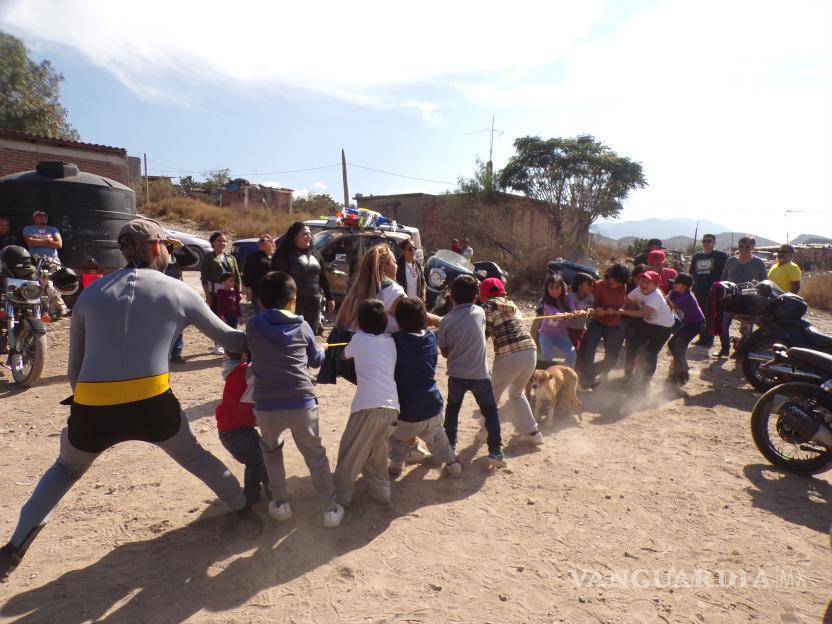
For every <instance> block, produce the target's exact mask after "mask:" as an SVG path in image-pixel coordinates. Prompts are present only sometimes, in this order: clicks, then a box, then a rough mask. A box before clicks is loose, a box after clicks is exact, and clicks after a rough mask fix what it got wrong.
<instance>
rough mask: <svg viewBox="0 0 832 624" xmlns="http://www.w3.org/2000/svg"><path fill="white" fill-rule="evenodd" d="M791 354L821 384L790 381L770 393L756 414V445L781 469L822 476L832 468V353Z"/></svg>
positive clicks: (796, 349)
mask: <svg viewBox="0 0 832 624" xmlns="http://www.w3.org/2000/svg"><path fill="white" fill-rule="evenodd" d="M786 356H787V357H788V359H789V360H790V361H792V362H793V363H794V364H795V365H796V366H797V367H799V369H800V370H801V371H803V373H804V374H807V375H813V376H814V378H815V379H820V380H821V381H820V383H808V382H807V381H790V382H787V383H784V384H780V385H778V386H775V387H774V388H771V389H770V390H768V391H767V392H765V393H764V394H763V395H762V396H761V397H760V398H759V400H758V401H757V404H756V405H755V406H754V410H753V411H752V412H751V434H752V436H753V438H754V444H755V445H756V446H757V448H758V449H759V450H760V452H761V453H762V454H763V455H764V456H765V458H766V459H767V460H769V461H770V462H771V463H772V464H774V465H776V466H779V467H781V468H784V469H786V470H789V471H791V472H796V473H798V474H815V473H818V472H823V471H825V470H828V469H829V468H830V467H832V355H828V354H826V353H820V352H818V351H812V350H811V349H802V348H799V347H793V348H791V349H788V351H786Z"/></svg>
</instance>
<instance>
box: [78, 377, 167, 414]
mask: <svg viewBox="0 0 832 624" xmlns="http://www.w3.org/2000/svg"><path fill="white" fill-rule="evenodd" d="M169 389H170V373H164V374H162V375H154V376H153V377H141V378H140V379H128V380H126V381H94V382H90V381H79V382H78V383H77V384H75V392H74V395H73V401H74V402H75V403H78V404H79V405H93V406H95V405H121V404H122V403H135V402H136V401H144V400H145V399H150V398H152V397H155V396H158V395H160V394H162V393H163V392H167V390H169Z"/></svg>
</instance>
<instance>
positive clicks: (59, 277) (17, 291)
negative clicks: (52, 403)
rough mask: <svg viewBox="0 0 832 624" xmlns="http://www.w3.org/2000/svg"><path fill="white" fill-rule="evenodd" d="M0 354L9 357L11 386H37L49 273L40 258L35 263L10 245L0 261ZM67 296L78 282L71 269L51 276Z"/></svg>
mask: <svg viewBox="0 0 832 624" xmlns="http://www.w3.org/2000/svg"><path fill="white" fill-rule="evenodd" d="M0 267H2V268H0V320H2V325H0V353H2V354H8V360H7V364H8V366H9V369H10V370H11V373H12V379H13V380H14V383H15V384H17V385H19V386H23V387H31V386H33V385H35V384H36V383H37V381H38V380H39V379H40V376H41V373H42V372H43V366H44V363H45V362H46V351H47V340H46V322H48V321H49V320H51V319H50V316H49V314H48V312H47V310H48V306H49V297H48V295H47V280H49V279H50V272H49V271H50V269H49V268H48V267H47V263H46V261H45V260H44V259H43V258H41V259H38V261H37V262H36V263H35V262H33V260H32V257H31V255H30V254H29V252H28V251H26V250H25V249H23V248H22V247H18V246H16V245H12V246H9V247H6V248H5V249H4V250H3V254H2V256H1V257H0ZM51 277H52V278H54V279H56V281H57V282H58V283H60V284H61V285H62V286H64V288H65V290H63V291H62V292H68V289H71V284H73V283H74V288H75V290H77V288H78V279H77V276H75V274H74V272H72V271H71V270H70V269H60V270H58V271H56V272H54V273H52V274H51Z"/></svg>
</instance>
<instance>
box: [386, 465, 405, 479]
mask: <svg viewBox="0 0 832 624" xmlns="http://www.w3.org/2000/svg"><path fill="white" fill-rule="evenodd" d="M402 469H403V466H396V465H395V464H390V465H389V466H387V474H389V475H390V477H391V478H393V479H397V478H399V477H400V476H402Z"/></svg>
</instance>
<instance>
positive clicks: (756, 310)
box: [724, 280, 832, 392]
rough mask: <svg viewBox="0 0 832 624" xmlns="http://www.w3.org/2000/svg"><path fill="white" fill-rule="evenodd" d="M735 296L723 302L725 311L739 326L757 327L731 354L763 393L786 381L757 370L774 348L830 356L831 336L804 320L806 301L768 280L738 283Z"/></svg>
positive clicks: (738, 343) (770, 371)
mask: <svg viewBox="0 0 832 624" xmlns="http://www.w3.org/2000/svg"><path fill="white" fill-rule="evenodd" d="M736 288H737V290H736V293H735V294H734V295H732V296H731V297H730V298H729V301H726V303H725V305H724V310H725V311H726V312H728V313H729V314H732V315H734V317H735V318H737V319H739V320H740V322H741V324H742V323H745V324H746V325H748V326H749V327H750V326H751V324H753V325H755V326H756V329H753V330H752V331H748V332H743V335H742V337H741V338H740V339H739V341H738V342H737V343H736V345H735V346H734V355H733V357H734V358H736V359H737V360H738V361H739V363H740V366H741V368H742V372H743V375H744V376H745V378H746V380H747V381H748V383H750V384H751V385H752V386H753V387H754V388H755V389H756V390H758V391H760V392H765V391H766V390H768V389H769V388H772V387H774V386H776V385H777V384H779V383H783V381H785V379H783V378H780V377H778V376H777V374H776V369H770V370H769V371H768V373H767V374H766V375H761V374H760V367H761V366H762V365H763V364H765V363H766V362H769V361H770V360H771V359H772V357H773V353H774V345H775V344H782V345H784V346H786V347H804V348H807V349H814V350H816V351H821V352H823V353H829V354H832V336H827V335H826V334H823V333H821V332H820V331H818V330H817V329H815V327H814V326H813V325H812V324H811V323H810V322H809V321H807V320H805V319H804V318H803V315H804V314H806V310H807V309H808V306H807V304H806V301H805V300H804V299H803V298H802V297H799V296H798V295H795V294H793V293H784V292H783V291H782V290H780V289H779V288H778V287H777V286H776V285H775V284H774V283H773V282H770V281H768V280H766V281H763V282H759V283H757V284H738V285H737V287H736Z"/></svg>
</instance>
